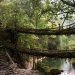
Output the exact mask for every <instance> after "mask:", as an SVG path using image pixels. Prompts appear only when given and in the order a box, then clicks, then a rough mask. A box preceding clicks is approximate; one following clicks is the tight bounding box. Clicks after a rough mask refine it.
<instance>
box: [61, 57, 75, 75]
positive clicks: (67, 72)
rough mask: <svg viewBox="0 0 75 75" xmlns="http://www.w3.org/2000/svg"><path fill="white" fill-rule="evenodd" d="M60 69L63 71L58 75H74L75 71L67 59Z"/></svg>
mask: <svg viewBox="0 0 75 75" xmlns="http://www.w3.org/2000/svg"><path fill="white" fill-rule="evenodd" d="M61 69H62V70H63V71H64V72H62V73H61V74H60V75H75V70H74V69H73V67H72V64H71V63H70V61H69V59H68V58H67V59H66V60H65V62H64V63H63V65H62V66H61Z"/></svg>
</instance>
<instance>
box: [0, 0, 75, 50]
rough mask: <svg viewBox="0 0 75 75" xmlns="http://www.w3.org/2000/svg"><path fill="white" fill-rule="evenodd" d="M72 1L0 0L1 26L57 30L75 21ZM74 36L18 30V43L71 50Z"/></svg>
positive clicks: (27, 45)
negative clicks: (39, 33) (26, 32)
mask: <svg viewBox="0 0 75 75" xmlns="http://www.w3.org/2000/svg"><path fill="white" fill-rule="evenodd" d="M74 7H75V1H74V0H0V27H1V28H12V29H13V30H14V29H15V28H33V29H49V30H58V29H59V27H60V29H66V28H68V26H67V25H73V26H74V24H75V22H74V20H75V15H74V14H75V9H74ZM74 37H75V36H74V35H63V36H56V35H44V36H41V35H34V34H24V33H18V40H17V46H20V47H25V48H38V49H39V48H40V49H41V50H42V49H49V50H53V49H54V50H58V49H59V50H62V49H65V50H66V49H68V50H70V49H74V48H75V46H74V42H73V41H74V40H75V39H74Z"/></svg>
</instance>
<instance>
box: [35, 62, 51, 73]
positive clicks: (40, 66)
mask: <svg viewBox="0 0 75 75" xmlns="http://www.w3.org/2000/svg"><path fill="white" fill-rule="evenodd" d="M36 69H38V70H39V71H41V72H49V71H50V68H49V67H48V66H46V65H45V64H44V63H42V62H38V63H37V64H36Z"/></svg>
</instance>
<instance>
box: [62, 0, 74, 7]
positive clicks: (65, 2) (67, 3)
mask: <svg viewBox="0 0 75 75" xmlns="http://www.w3.org/2000/svg"><path fill="white" fill-rule="evenodd" d="M61 1H62V2H63V3H64V4H66V5H69V6H72V7H75V4H72V3H69V2H67V1H64V0H61Z"/></svg>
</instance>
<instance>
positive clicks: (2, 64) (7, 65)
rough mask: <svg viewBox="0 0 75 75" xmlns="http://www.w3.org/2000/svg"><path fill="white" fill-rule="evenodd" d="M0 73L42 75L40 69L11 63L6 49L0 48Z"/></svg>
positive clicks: (6, 74)
mask: <svg viewBox="0 0 75 75" xmlns="http://www.w3.org/2000/svg"><path fill="white" fill-rule="evenodd" d="M0 75H41V73H40V72H39V71H38V70H31V69H20V68H19V67H18V66H17V63H11V62H10V61H9V60H8V56H7V55H6V52H5V51H4V50H2V49H1V50H0Z"/></svg>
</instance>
